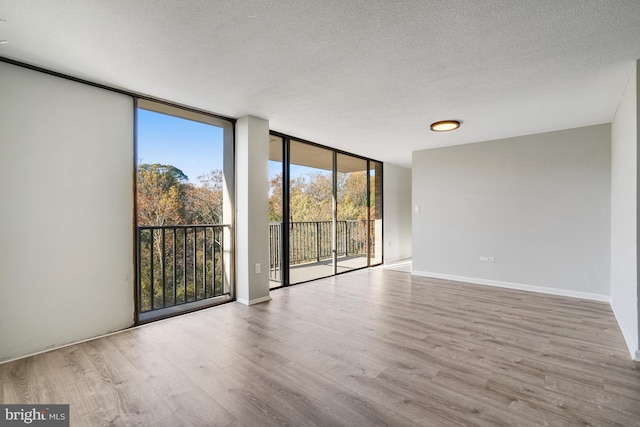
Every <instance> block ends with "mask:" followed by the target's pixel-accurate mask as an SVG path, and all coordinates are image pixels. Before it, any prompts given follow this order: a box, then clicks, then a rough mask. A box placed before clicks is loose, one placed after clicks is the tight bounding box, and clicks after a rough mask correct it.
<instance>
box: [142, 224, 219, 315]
mask: <svg viewBox="0 0 640 427" xmlns="http://www.w3.org/2000/svg"><path fill="white" fill-rule="evenodd" d="M226 227H228V226H225V225H212V224H207V225H171V226H139V227H138V310H139V312H140V313H144V312H148V311H153V310H159V309H163V308H167V307H173V306H178V305H181V304H187V303H190V302H195V301H201V300H204V299H207V298H213V297H219V296H223V295H229V294H230V289H229V285H228V283H226V281H225V278H224V274H225V273H224V271H225V270H224V267H225V266H224V262H225V254H224V250H225V246H224V235H225V228H226Z"/></svg>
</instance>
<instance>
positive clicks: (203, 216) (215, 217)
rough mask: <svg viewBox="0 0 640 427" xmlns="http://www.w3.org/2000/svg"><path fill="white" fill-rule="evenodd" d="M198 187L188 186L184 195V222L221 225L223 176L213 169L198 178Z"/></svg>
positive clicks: (220, 171) (219, 171) (218, 170)
mask: <svg viewBox="0 0 640 427" xmlns="http://www.w3.org/2000/svg"><path fill="white" fill-rule="evenodd" d="M198 183H199V185H196V186H194V185H189V186H188V188H187V194H186V196H187V197H186V206H185V210H186V218H185V219H186V221H187V223H189V224H222V223H223V218H222V198H223V185H224V175H223V173H222V170H220V169H214V170H212V171H211V172H209V173H207V174H205V175H200V176H199V177H198Z"/></svg>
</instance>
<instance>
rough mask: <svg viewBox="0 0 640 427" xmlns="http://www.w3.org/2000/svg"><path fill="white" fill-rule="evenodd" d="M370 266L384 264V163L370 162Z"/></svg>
mask: <svg viewBox="0 0 640 427" xmlns="http://www.w3.org/2000/svg"><path fill="white" fill-rule="evenodd" d="M369 165H370V169H369V189H370V196H369V200H370V203H371V207H370V209H369V219H370V221H369V233H370V234H369V265H370V266H371V265H377V264H382V163H380V162H374V161H371V162H369Z"/></svg>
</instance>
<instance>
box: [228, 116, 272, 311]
mask: <svg viewBox="0 0 640 427" xmlns="http://www.w3.org/2000/svg"><path fill="white" fill-rule="evenodd" d="M268 165H269V122H268V121H267V120H263V119H259V118H257V117H253V116H244V117H242V118H240V119H238V121H237V122H236V223H235V229H236V299H237V300H238V302H241V303H243V304H247V305H251V304H257V303H260V302H263V301H268V300H270V299H271V297H270V296H269V276H268V273H269V268H268V266H269V171H268Z"/></svg>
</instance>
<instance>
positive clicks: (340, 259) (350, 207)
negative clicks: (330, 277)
mask: <svg viewBox="0 0 640 427" xmlns="http://www.w3.org/2000/svg"><path fill="white" fill-rule="evenodd" d="M336 171H337V182H336V184H337V188H336V190H337V202H338V203H337V210H336V212H337V216H336V217H337V222H336V254H337V265H338V271H337V272H338V273H341V272H344V271H349V270H353V269H356V268H362V267H366V266H367V233H368V228H369V227H368V219H367V217H368V207H367V206H368V203H367V161H366V160H364V159H360V158H357V157H353V156H349V155H346V154H338V155H337V164H336Z"/></svg>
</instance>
